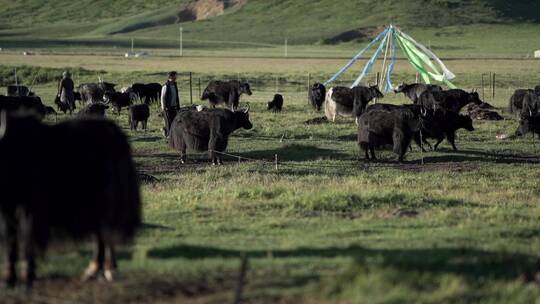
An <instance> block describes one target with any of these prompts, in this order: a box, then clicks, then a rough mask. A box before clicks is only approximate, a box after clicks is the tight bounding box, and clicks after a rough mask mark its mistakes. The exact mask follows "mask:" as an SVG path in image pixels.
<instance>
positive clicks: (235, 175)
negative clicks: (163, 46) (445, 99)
mask: <svg viewBox="0 0 540 304" xmlns="http://www.w3.org/2000/svg"><path fill="white" fill-rule="evenodd" d="M0 62H2V64H3V66H1V67H0V73H1V75H2V78H3V79H4V81H5V82H10V80H9V77H12V76H11V71H12V69H13V68H14V67H18V71H19V73H20V76H21V77H22V80H23V82H24V83H27V84H29V83H31V82H32V80H33V79H34V78H36V79H38V80H36V81H35V86H34V90H35V91H36V92H37V93H38V94H39V95H41V96H42V97H43V100H44V101H45V102H46V103H48V104H51V102H52V97H53V96H54V94H55V91H54V90H55V82H54V79H55V74H58V73H59V72H60V71H62V70H63V69H64V68H66V67H69V68H70V69H76V70H75V73H74V74H75V75H76V82H77V83H79V82H86V81H96V79H97V75H102V76H103V77H105V80H107V81H114V82H116V83H119V85H122V86H124V85H128V84H130V83H132V82H134V81H145V82H147V81H148V82H149V81H160V82H161V81H163V78H164V77H163V71H167V70H170V69H178V70H179V71H182V72H186V71H192V72H194V75H195V79H198V78H199V77H201V78H202V82H203V85H204V83H205V82H206V81H207V80H208V79H211V78H234V77H240V78H242V79H248V80H249V81H250V82H251V83H252V88H253V91H254V95H253V96H252V97H251V98H245V97H243V99H242V102H250V104H251V106H252V115H251V120H252V122H253V124H254V128H253V129H252V130H249V131H245V130H241V131H238V132H236V133H234V135H233V137H232V139H231V142H230V146H229V150H228V151H229V152H230V153H232V154H234V155H239V156H242V157H246V158H250V159H254V160H257V161H242V162H241V163H238V160H237V159H236V158H229V159H227V163H226V165H225V166H222V167H212V166H210V165H209V164H208V162H207V159H206V156H205V155H203V154H198V153H193V154H190V156H189V163H188V164H186V165H181V164H180V162H179V158H178V154H177V153H176V152H175V151H173V150H171V149H170V148H168V146H167V143H166V141H165V139H164V138H163V137H162V136H161V135H160V131H159V130H160V128H161V126H162V121H161V119H160V118H159V117H158V116H157V111H156V110H155V109H153V111H152V117H151V121H150V124H149V126H150V130H149V131H148V132H146V133H144V132H140V131H139V132H131V131H129V130H128V128H127V117H126V114H125V113H122V115H120V116H116V115H114V114H110V115H109V118H110V119H113V120H115V121H116V122H118V124H119V125H120V126H122V128H123V129H124V130H125V132H126V133H128V134H129V135H130V140H131V143H132V148H133V154H134V157H135V160H136V162H137V166H138V169H139V170H140V171H142V172H145V173H148V174H151V175H153V176H155V177H157V178H158V179H159V181H158V182H156V183H151V184H144V185H143V196H144V223H145V224H144V227H143V228H142V229H141V231H140V233H139V235H138V237H137V239H136V241H135V243H134V244H132V245H131V246H126V247H124V248H123V250H122V251H121V257H120V261H119V263H120V270H121V272H120V277H119V280H118V281H117V282H116V283H114V284H106V283H104V282H91V283H87V284H82V283H80V282H79V280H78V276H79V274H80V273H81V271H82V270H83V268H84V266H85V265H86V263H87V261H88V259H89V258H90V246H89V245H88V244H85V243H83V244H54V245H53V246H52V248H51V250H50V251H49V252H48V254H47V255H46V258H45V259H44V260H43V261H41V263H40V269H39V275H40V276H39V282H37V284H36V288H35V290H34V292H33V293H32V294H31V295H27V294H25V293H24V291H22V290H15V291H7V290H2V295H3V298H2V301H4V302H7V303H28V302H35V303H101V302H108V303H124V302H125V303H128V302H134V303H150V302H151V303H178V302H182V303H184V302H186V303H227V302H229V303H230V302H232V299H233V294H234V290H235V288H236V282H237V276H238V272H239V267H240V261H241V258H240V257H241V256H246V257H247V258H248V261H249V270H248V272H247V277H246V278H247V281H246V284H245V287H244V299H245V302H246V303H411V302H414V303H535V301H536V303H538V298H540V289H539V288H538V286H537V284H536V283H526V282H524V280H523V277H524V274H526V273H527V272H535V271H536V270H537V268H536V262H537V260H538V258H539V257H540V256H539V251H540V240H539V238H538V235H539V231H540V223H539V221H538V218H539V216H540V208H539V207H538V206H539V203H540V199H539V198H540V195H539V194H540V185H539V180H540V179H539V178H540V170H539V164H540V157H539V156H538V153H539V151H540V142H539V141H538V140H537V139H533V138H532V137H531V136H526V137H524V138H515V139H506V140H498V139H496V138H495V136H496V135H497V134H512V133H513V132H514V130H515V128H516V127H517V121H516V120H515V118H514V117H512V116H511V115H510V114H507V113H503V115H504V116H505V118H507V119H506V120H504V121H497V122H488V121H475V123H474V125H475V128H476V130H475V131H474V132H467V131H464V130H461V131H459V132H458V140H457V145H458V148H459V149H460V150H459V151H457V152H454V151H451V150H450V147H449V145H448V144H447V143H443V144H442V148H441V150H440V151H437V152H428V153H420V151H419V150H418V148H416V147H414V148H413V152H411V153H408V154H407V162H406V163H405V164H397V163H395V162H394V155H393V154H392V153H391V152H390V151H380V152H378V155H379V157H380V158H381V161H380V162H375V163H367V162H365V161H363V160H360V161H358V157H359V151H358V147H357V145H356V143H355V138H356V128H355V125H354V122H353V121H352V120H347V119H342V120H341V121H339V122H338V123H336V124H323V125H305V124H304V123H303V122H304V121H305V120H307V119H311V118H314V117H318V116H321V115H322V114H320V113H316V112H314V111H313V110H311V109H310V108H308V107H307V100H306V85H307V75H306V74H307V73H312V79H311V80H312V81H314V80H324V79H326V77H328V76H329V75H331V74H332V72H333V71H335V70H337V68H338V67H340V66H341V65H342V64H343V63H344V60H343V59H300V58H292V59H280V58H273V59H272V58H269V59H261V58H258V59H256V58H223V57H217V58H209V57H189V58H176V57H167V56H165V57H154V58H148V59H144V60H125V59H122V58H119V57H118V56H111V55H109V56H98V55H89V54H86V55H84V54H80V55H54V54H50V55H41V56H26V57H24V56H20V55H17V54H9V53H8V54H2V55H0ZM447 63H448V66H449V67H450V69H452V70H453V71H454V72H455V73H456V74H457V75H458V79H457V81H456V83H457V84H459V85H460V86H461V87H464V88H473V87H479V85H480V82H481V77H480V75H481V73H483V72H486V73H487V72H495V73H497V75H499V76H498V80H497V90H496V96H495V98H494V99H493V98H491V97H488V95H489V94H487V92H486V94H485V100H486V101H488V102H490V103H492V104H494V105H496V106H497V107H505V105H506V104H507V100H508V97H509V96H510V92H511V91H512V90H513V89H514V88H516V87H530V86H532V85H533V84H535V83H540V79H539V77H538V73H537V69H536V68H535V62H534V61H532V60H451V61H448V62H447ZM23 64H24V65H26V66H25V67H23V66H22V65H23ZM396 70H397V71H398V74H397V75H396V82H397V81H401V80H409V81H412V80H413V79H414V74H413V73H412V70H410V69H409V68H408V67H406V65H405V63H404V62H400V63H399V67H398V68H397V69H396ZM42 74H43V76H40V77H36V76H35V75H42ZM276 75H277V76H279V77H282V80H281V81H279V82H278V84H277V85H276V84H275V76H276ZM352 77H353V72H351V73H350V74H347V75H345V76H344V78H345V80H344V82H343V84H349V83H350V82H351V81H350V79H352ZM187 79H188V78H187V75H186V74H182V75H181V88H182V93H181V94H182V97H183V99H182V102H183V103H184V104H185V103H188V102H189V101H188V100H189V89H188V85H187ZM285 80H287V82H285ZM276 91H278V92H280V93H282V94H283V95H284V96H285V109H284V112H283V113H281V114H277V115H276V114H271V113H268V112H267V111H265V108H264V107H265V101H267V100H268V99H270V97H271V96H272V95H273V94H274V93H275V92H276ZM193 95H194V96H195V97H194V102H196V103H198V102H199V101H198V100H197V98H196V96H197V95H198V88H197V86H195V88H194V93H193ZM382 101H384V102H391V103H405V102H407V101H406V100H405V99H404V97H403V96H402V95H399V96H396V95H395V94H393V93H391V94H388V95H387V96H386V97H385V98H384V99H383V100H382ZM501 112H502V111H501ZM58 119H59V120H62V119H69V117H64V116H63V115H60V116H59V117H58ZM48 121H49V122H51V123H52V122H53V118H52V117H50V118H48ZM276 154H277V155H278V157H279V161H280V164H279V168H278V170H276V169H275V167H274V164H273V163H272V160H273V159H274V155H276ZM422 160H423V164H422Z"/></svg>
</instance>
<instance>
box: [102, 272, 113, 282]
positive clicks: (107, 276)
mask: <svg viewBox="0 0 540 304" xmlns="http://www.w3.org/2000/svg"><path fill="white" fill-rule="evenodd" d="M103 276H104V277H105V280H107V282H114V277H115V275H114V271H113V270H111V269H107V270H105V271H104V272H103Z"/></svg>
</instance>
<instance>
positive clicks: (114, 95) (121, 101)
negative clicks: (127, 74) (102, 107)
mask: <svg viewBox="0 0 540 304" xmlns="http://www.w3.org/2000/svg"><path fill="white" fill-rule="evenodd" d="M103 101H104V102H105V103H107V104H111V105H112V107H113V108H114V109H115V110H116V114H118V115H120V111H121V110H122V108H127V107H129V106H130V105H132V103H133V102H132V101H131V95H130V93H120V92H105V93H104V94H103Z"/></svg>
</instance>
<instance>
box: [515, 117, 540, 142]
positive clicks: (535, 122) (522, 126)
mask: <svg viewBox="0 0 540 304" xmlns="http://www.w3.org/2000/svg"><path fill="white" fill-rule="evenodd" d="M527 133H533V134H538V137H539V138H540V114H533V115H523V116H521V119H520V121H519V127H518V128H517V130H516V132H515V134H516V136H523V135H525V134H527Z"/></svg>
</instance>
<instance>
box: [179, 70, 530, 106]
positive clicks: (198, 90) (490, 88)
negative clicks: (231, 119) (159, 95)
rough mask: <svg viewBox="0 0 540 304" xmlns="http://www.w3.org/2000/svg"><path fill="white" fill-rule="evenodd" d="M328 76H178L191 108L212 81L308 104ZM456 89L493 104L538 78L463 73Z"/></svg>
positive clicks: (400, 77) (374, 79)
mask: <svg viewBox="0 0 540 304" xmlns="http://www.w3.org/2000/svg"><path fill="white" fill-rule="evenodd" d="M330 77H331V74H328V73H319V74H310V73H308V74H305V75H303V76H302V75H280V74H274V75H270V74H265V75H250V74H242V73H238V74H234V75H233V74H229V75H219V76H218V75H205V74H196V73H191V72H185V73H181V75H180V77H179V78H178V84H179V87H180V91H181V94H182V96H184V100H188V101H189V103H190V104H193V103H195V104H196V103H200V96H201V95H202V92H203V91H204V89H205V88H206V86H207V84H208V83H209V82H210V81H212V80H222V81H230V80H238V81H241V82H247V83H249V84H250V87H251V88H252V91H253V92H254V94H255V95H258V96H259V97H260V96H265V97H271V96H272V95H273V94H276V93H281V94H284V93H289V94H305V98H306V103H307V92H308V90H309V88H310V87H311V86H312V85H313V84H314V83H315V82H324V81H325V80H326V79H328V78H330ZM355 79H356V77H353V75H348V76H344V77H342V78H339V79H338V80H336V81H334V82H332V83H331V86H346V87H348V86H350V85H351V84H352V83H353V82H354V80H355ZM379 79H380V74H379V73H374V74H373V75H368V77H367V78H366V79H365V80H364V83H363V85H374V84H378V83H379V82H380V81H379ZM392 81H393V84H394V85H398V84H400V83H403V82H405V83H414V82H421V79H419V77H418V75H416V74H410V73H396V74H395V75H394V76H393V78H392ZM454 83H455V84H456V85H457V86H458V87H460V88H463V89H465V90H472V89H476V90H477V91H478V92H479V94H480V97H481V99H482V100H488V101H493V100H495V99H508V98H510V96H511V95H512V94H513V93H514V91H515V90H516V89H526V88H530V89H532V88H534V87H535V86H537V85H539V84H540V74H534V75H521V74H518V75H512V74H507V73H505V74H497V73H494V72H489V71H487V72H483V73H466V74H465V73H464V74H457V77H456V81H455V82H454Z"/></svg>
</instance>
